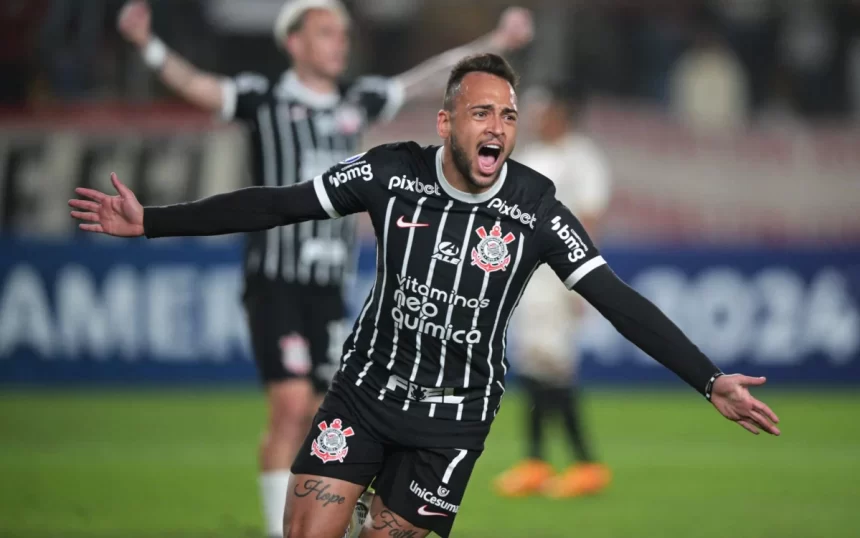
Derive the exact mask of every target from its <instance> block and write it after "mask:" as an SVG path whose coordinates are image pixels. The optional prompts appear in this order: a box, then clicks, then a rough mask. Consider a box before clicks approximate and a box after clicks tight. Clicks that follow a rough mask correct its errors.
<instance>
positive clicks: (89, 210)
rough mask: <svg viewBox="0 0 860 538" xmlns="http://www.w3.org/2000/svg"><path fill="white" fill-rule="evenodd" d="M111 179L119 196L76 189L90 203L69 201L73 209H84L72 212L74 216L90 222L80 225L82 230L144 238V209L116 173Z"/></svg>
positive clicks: (80, 188)
mask: <svg viewBox="0 0 860 538" xmlns="http://www.w3.org/2000/svg"><path fill="white" fill-rule="evenodd" d="M110 180H111V183H113V187H114V188H115V189H116V192H117V193H119V194H118V195H117V196H108V195H107V194H105V193H103V192H99V191H96V190H93V189H85V188H83V187H78V188H77V189H75V193H77V194H78V195H80V196H84V197H86V198H89V200H69V205H70V206H72V207H73V208H75V209H79V210H80V211H72V217H74V218H76V219H78V220H83V221H86V222H88V223H90V224H80V225H79V226H80V228H81V230H86V231H88V232H97V233H103V234H108V235H115V236H117V237H140V236H141V235H143V206H142V205H140V202H138V201H137V197H135V195H134V193H133V192H131V190H130V189H129V188H128V187H126V186H125V185H123V184H122V182H120V180H119V178H118V177H116V174H111V175H110Z"/></svg>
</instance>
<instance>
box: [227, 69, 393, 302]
mask: <svg viewBox="0 0 860 538" xmlns="http://www.w3.org/2000/svg"><path fill="white" fill-rule="evenodd" d="M222 93H223V102H224V107H223V110H222V111H221V116H222V119H224V120H232V119H236V120H240V121H242V122H243V123H245V124H246V125H247V126H248V128H249V131H250V135H251V142H252V144H251V147H252V162H253V166H252V175H253V182H254V184H255V185H259V186H283V185H291V184H294V183H298V182H300V181H308V180H310V179H312V178H313V177H314V176H317V175H319V174H321V173H322V172H324V171H325V170H327V169H328V168H329V167H330V166H332V165H333V164H334V163H337V162H338V161H342V160H343V159H345V158H347V157H348V156H350V155H353V154H355V153H356V152H357V151H358V148H359V144H360V137H361V135H362V133H363V132H364V131H365V129H366V128H367V127H368V125H370V124H371V123H373V122H374V121H377V120H386V119H390V118H391V117H393V116H394V115H395V114H396V113H397V111H398V109H399V108H400V106H401V104H402V102H403V89H402V86H401V85H400V84H399V83H398V82H397V81H396V80H395V79H387V78H383V77H370V76H366V77H360V78H358V79H357V80H356V81H355V82H353V83H351V84H349V85H344V86H342V87H341V88H340V91H339V93H336V94H320V93H317V92H315V91H313V90H311V89H309V88H308V87H307V86H305V85H303V84H302V83H301V82H300V81H299V79H298V77H297V76H296V74H295V72H293V71H292V70H290V71H286V72H285V73H284V74H283V76H281V77H280V79H278V80H270V79H268V78H266V77H265V76H263V75H259V74H253V73H244V74H240V75H238V76H236V77H234V78H232V79H225V80H224V81H223V83H222ZM354 243H355V220H354V219H352V218H347V219H341V220H335V221H325V222H304V223H301V224H298V225H294V226H285V227H281V228H275V229H272V230H268V231H265V232H258V233H253V234H250V235H249V237H248V241H247V245H246V250H245V267H246V274H247V275H248V276H251V277H253V276H258V277H262V278H265V279H268V280H280V281H286V282H297V283H300V284H317V285H322V286H329V285H331V286H339V285H341V283H342V282H343V281H344V279H345V278H347V277H348V276H349V275H350V274H351V273H352V270H353V268H354V266H355V256H356V255H357V253H356V251H355V248H354Z"/></svg>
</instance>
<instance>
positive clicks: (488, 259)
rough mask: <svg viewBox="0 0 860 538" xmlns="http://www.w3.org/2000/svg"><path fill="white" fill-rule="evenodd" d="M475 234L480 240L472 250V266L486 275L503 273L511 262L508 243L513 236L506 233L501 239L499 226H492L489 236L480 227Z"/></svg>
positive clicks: (511, 240)
mask: <svg viewBox="0 0 860 538" xmlns="http://www.w3.org/2000/svg"><path fill="white" fill-rule="evenodd" d="M475 233H476V234H478V237H480V238H481V240H480V241H479V242H478V244H477V245H476V246H475V248H473V249H472V265H477V266H478V267H480V268H481V269H483V270H484V271H486V272H488V273H492V272H494V271H504V270H505V269H506V268H507V267H508V264H509V263H510V262H511V256H510V254H508V243H511V242H513V240H514V239H515V237H514V234H513V233H511V232H508V233H507V234H506V235H505V236H504V237H502V229H501V227H499V226H493V229H492V230H491V231H490V233H489V234H487V230H485V229H484V227H483V226H481V227H480V228H478V229H477V230H475Z"/></svg>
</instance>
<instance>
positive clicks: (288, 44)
mask: <svg viewBox="0 0 860 538" xmlns="http://www.w3.org/2000/svg"><path fill="white" fill-rule="evenodd" d="M284 48H286V49H287V53H289V55H290V58H293V59H295V58H301V57H302V52H303V51H304V43H303V42H302V40H301V39H299V33H298V32H293V33H292V34H290V35H289V36H287V37H286V38H285V39H284Z"/></svg>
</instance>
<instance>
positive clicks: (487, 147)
mask: <svg viewBox="0 0 860 538" xmlns="http://www.w3.org/2000/svg"><path fill="white" fill-rule="evenodd" d="M503 150H504V147H503V146H502V145H501V144H500V143H498V142H494V141H491V142H485V143H483V144H481V145H480V146H478V170H480V172H481V174H483V175H485V176H491V175H493V174H495V173H496V171H497V170H498V169H499V163H500V162H501V156H502V151H503Z"/></svg>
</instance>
